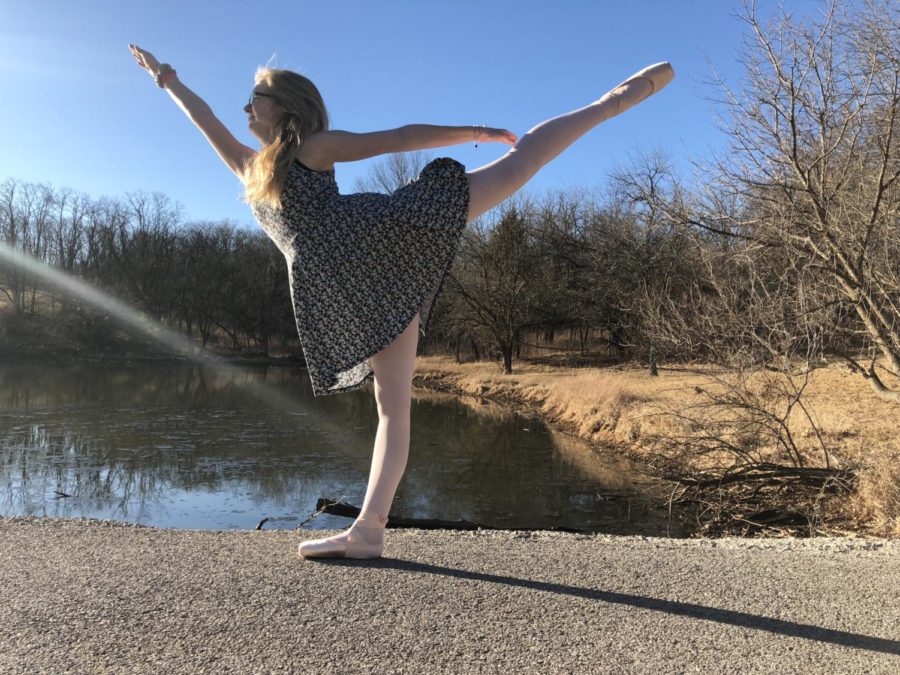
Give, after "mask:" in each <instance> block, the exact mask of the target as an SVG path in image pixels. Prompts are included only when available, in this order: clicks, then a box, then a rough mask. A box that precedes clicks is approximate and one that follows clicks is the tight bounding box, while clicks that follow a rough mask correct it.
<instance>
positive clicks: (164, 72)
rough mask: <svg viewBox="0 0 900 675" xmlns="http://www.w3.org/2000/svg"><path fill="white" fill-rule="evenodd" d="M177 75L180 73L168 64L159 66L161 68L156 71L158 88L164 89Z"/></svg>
mask: <svg viewBox="0 0 900 675" xmlns="http://www.w3.org/2000/svg"><path fill="white" fill-rule="evenodd" d="M177 74H178V73H176V72H175V70H174V69H173V68H172V66H170V65H169V64H168V63H161V64H159V68H157V69H156V77H155V78H154V79H155V80H156V86H157V87H159V88H160V89H162V88H163V87H164V86H165V84H166V82H167V81H168V80H169V79H170V78H172V77H174V76H175V75H177Z"/></svg>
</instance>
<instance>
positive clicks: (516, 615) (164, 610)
mask: <svg viewBox="0 0 900 675" xmlns="http://www.w3.org/2000/svg"><path fill="white" fill-rule="evenodd" d="M298 541H299V536H298V533H296V532H286V531H272V532H267V531H261V532H255V531H254V532H205V531H185V530H160V529H155V528H147V527H138V526H132V525H122V524H112V523H102V522H97V521H84V520H45V519H28V518H11V519H3V518H0V671H2V672H15V673H17V672H129V673H133V672H137V673H144V672H148V673H149V672H179V673H184V672H210V673H213V672H215V673H220V672H240V673H243V672H280V671H284V672H302V673H338V672H340V673H355V672H367V673H368V672H372V673H387V672H400V673H423V672H446V673H493V672H501V671H502V672H504V673H510V672H513V673H561V672H597V673H606V672H610V673H618V672H635V673H637V672H641V673H644V672H653V673H676V672H677V673H684V672H703V673H710V672H721V673H726V672H727V673H735V672H772V673H775V672H778V673H790V672H827V673H852V672H859V673H898V672H900V542H884V541H880V540H879V541H872V540H854V539H850V540H845V539H815V540H733V539H732V540H671V539H650V538H642V537H611V536H585V535H572V534H557V533H529V534H522V533H515V532H495V531H491V532H449V531H444V532H435V531H423V530H402V531H401V530H391V531H389V532H388V539H387V545H386V548H385V557H384V558H382V559H380V560H376V561H340V560H335V561H304V560H302V559H300V558H298V557H297V556H296V554H295V550H296V544H297V542H298Z"/></svg>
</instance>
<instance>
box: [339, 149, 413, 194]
mask: <svg viewBox="0 0 900 675" xmlns="http://www.w3.org/2000/svg"><path fill="white" fill-rule="evenodd" d="M430 160H431V155H430V154H428V153H427V152H425V151H423V150H416V151H415V152H399V153H396V154H393V155H387V156H386V157H385V158H384V159H382V160H379V161H378V162H376V163H375V165H374V166H373V167H372V170H371V172H370V174H369V175H368V176H366V177H364V178H358V179H357V180H356V183H355V185H354V189H355V190H356V191H357V192H384V193H387V194H391V193H393V192H394V191H395V190H397V189H398V188H401V187H403V186H404V185H406V184H407V183H409V181H411V180H413V179H415V178H417V177H418V175H419V173H420V172H421V171H422V169H424V168H425V165H426V164H428V162H429V161H430Z"/></svg>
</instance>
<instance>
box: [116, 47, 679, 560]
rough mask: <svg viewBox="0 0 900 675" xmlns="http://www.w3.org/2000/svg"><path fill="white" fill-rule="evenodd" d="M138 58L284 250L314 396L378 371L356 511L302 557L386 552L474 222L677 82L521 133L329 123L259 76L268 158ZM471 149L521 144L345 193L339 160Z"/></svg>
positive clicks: (315, 107) (275, 79) (161, 70)
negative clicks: (418, 397)
mask: <svg viewBox="0 0 900 675" xmlns="http://www.w3.org/2000/svg"><path fill="white" fill-rule="evenodd" d="M129 49H130V50H131V54H132V56H133V57H134V58H135V60H136V61H137V63H138V65H140V66H141V67H142V68H143V69H144V70H146V71H147V72H148V73H149V74H150V76H151V77H152V78H153V79H154V81H155V82H156V85H157V86H158V87H160V88H162V89H165V90H166V92H167V93H168V94H169V96H170V97H171V99H172V100H173V101H174V102H175V103H176V104H177V105H178V106H179V107H180V108H181V110H183V111H184V113H185V114H186V115H187V116H188V117H189V118H190V120H191V121H192V122H193V123H194V124H195V125H196V126H197V127H198V128H199V130H200V131H201V132H202V133H203V135H204V136H205V137H206V139H207V140H208V141H209V143H210V145H212V147H213V149H214V150H215V151H216V153H217V154H218V155H219V157H220V158H221V159H222V161H223V162H224V163H225V165H226V166H227V167H228V168H229V169H230V170H231V171H232V172H233V173H234V174H235V175H236V176H237V177H238V178H239V179H240V180H241V182H242V184H243V187H244V193H245V199H246V201H247V202H248V203H249V205H250V208H251V210H252V211H253V214H254V217H255V218H256V220H257V222H258V223H259V224H260V226H261V227H262V229H263V230H264V231H265V232H266V234H268V236H269V237H270V238H271V239H272V240H273V241H274V242H275V244H276V245H277V246H278V248H279V249H280V250H281V252H282V253H283V254H284V256H285V259H286V262H287V265H288V270H289V277H290V285H291V300H292V303H293V308H294V314H295V317H296V322H297V330H298V334H299V336H300V341H301V345H302V348H303V352H304V357H305V359H306V364H307V368H308V371H309V375H310V380H311V382H312V387H313V393H314V395H316V396H323V395H328V394H336V393H340V392H346V391H352V390H355V389H359V388H360V387H362V386H364V385H365V384H366V383H367V381H368V380H369V379H370V377H373V378H374V390H375V401H376V405H377V408H378V431H377V433H376V435H375V447H374V452H373V455H372V465H371V469H370V472H369V482H368V486H367V488H366V494H365V498H364V500H363V503H362V507H361V511H360V515H359V517H358V518H357V519H356V520H355V521H354V522H353V524H352V525H351V526H350V528H349V529H347V530H345V531H343V532H341V533H340V534H337V535H335V536H332V537H327V538H324V539H317V540H313V541H306V542H303V543H301V544H300V547H299V551H298V553H299V554H300V555H301V556H302V557H304V558H377V557H380V556H381V554H382V551H383V547H384V530H385V526H386V525H387V520H388V515H389V510H390V506H391V502H392V501H393V498H394V494H395V492H396V491H397V486H398V484H399V483H400V478H401V477H402V476H403V472H404V470H405V469H406V462H407V458H408V456H409V439H410V408H411V400H412V379H413V371H414V370H415V359H416V348H417V345H418V340H419V334H420V332H421V333H422V334H423V335H424V330H425V328H427V325H428V319H429V317H430V313H431V308H432V306H433V303H434V301H435V300H436V299H437V297H438V295H439V293H440V290H441V286H442V283H443V280H444V277H445V275H446V274H447V272H448V271H449V269H450V266H451V264H452V263H453V258H454V257H455V255H456V251H457V249H458V244H459V238H460V235H461V233H462V231H463V229H464V228H465V225H466V223H468V222H469V221H471V220H473V219H474V218H477V217H478V216H480V215H481V214H483V213H484V212H486V211H488V210H489V209H491V208H493V207H494V206H496V205H497V204H499V203H500V202H502V201H503V200H504V199H506V198H507V197H509V196H510V195H512V194H513V193H515V192H516V191H517V190H519V189H520V188H521V187H522V186H523V185H525V184H526V183H527V182H528V181H529V180H530V179H531V177H532V176H534V175H535V174H536V173H537V172H538V171H539V170H540V169H541V167H543V166H544V165H546V164H547V163H548V162H549V161H550V160H552V159H553V158H554V157H556V156H557V155H559V154H560V153H561V152H562V151H563V150H565V149H566V148H567V147H568V146H569V145H571V144H572V143H573V142H574V141H575V140H576V139H578V138H579V137H581V136H582V135H584V134H585V133H587V132H588V131H590V130H591V129H592V128H594V127H595V126H597V125H598V124H600V123H601V122H603V121H605V120H608V119H609V118H611V117H614V116H616V115H619V114H621V113H623V112H625V111H626V110H628V109H629V108H631V107H633V106H634V105H636V104H638V103H640V102H641V101H643V100H644V99H646V98H647V97H648V96H650V95H652V94H655V93H656V92H658V91H659V90H660V89H662V88H663V87H665V86H666V85H667V84H668V83H669V82H671V80H672V78H673V77H674V76H675V73H674V71H673V69H672V66H671V65H670V64H669V63H666V62H663V63H657V64H655V65H652V66H648V67H647V68H644V69H643V70H641V71H639V72H637V73H636V74H634V75H632V76H631V77H629V78H628V79H627V80H625V81H624V82H622V84H620V85H618V86H617V87H615V88H614V89H612V90H610V91H609V92H608V93H606V94H604V95H603V96H602V97H601V98H599V99H597V100H596V101H593V102H592V103H590V104H588V105H586V106H584V107H583V108H579V109H578V110H574V111H572V112H569V113H566V114H564V115H560V116H558V117H554V118H553V119H550V120H547V121H545V122H542V123H541V124H539V125H537V126H536V127H534V128H533V129H531V130H530V131H528V132H527V133H526V134H525V135H524V136H522V138H517V137H516V135H515V134H514V133H512V132H511V131H508V130H506V129H496V128H491V127H486V126H435V125H426V124H411V125H406V126H403V127H399V128H397V129H390V130H386V131H375V132H370V133H350V132H347V131H336V130H330V129H329V128H328V113H327V111H326V108H325V104H324V102H323V100H322V96H321V95H320V93H319V91H318V89H317V88H316V86H315V85H314V84H313V83H312V82H311V81H310V80H308V79H307V78H305V77H303V76H302V75H299V74H298V73H294V72H291V71H288V70H279V69H273V68H260V69H259V70H258V71H257V73H256V77H255V84H254V86H253V89H252V90H251V92H250V99H249V100H248V102H247V104H246V105H245V106H244V111H245V112H246V113H247V123H248V126H249V130H250V133H251V134H253V136H255V137H256V139H257V140H258V141H259V145H260V147H259V150H253V149H252V148H250V147H248V146H246V145H243V144H242V143H241V142H240V141H238V140H237V139H236V138H235V137H234V136H233V135H232V134H231V132H229V131H228V129H226V128H225V126H224V125H223V124H222V123H221V122H220V121H219V120H218V119H217V118H216V116H215V115H214V114H213V112H212V110H211V109H210V107H209V106H208V105H207V104H206V103H205V102H204V101H203V100H202V99H201V98H200V97H198V96H197V95H196V94H195V93H194V92H193V91H191V90H190V89H188V87H187V86H185V84H184V83H183V82H182V81H181V80H180V79H179V77H178V75H177V73H176V71H175V70H174V69H173V68H172V67H171V66H170V65H168V64H165V63H163V64H160V63H159V61H158V60H157V59H156V58H154V56H153V55H152V54H151V53H150V52H148V51H146V50H144V49H141V48H140V47H138V46H137V45H129ZM469 141H474V142H475V144H476V145H477V144H478V143H479V142H498V143H505V144H507V145H511V146H512V147H511V148H510V149H509V151H507V152H506V154H504V155H503V156H502V157H500V158H499V159H497V160H495V161H493V162H491V163H489V164H486V165H485V166H482V167H479V168H477V169H473V170H471V171H466V170H465V167H463V166H462V164H460V163H459V162H457V161H455V160H453V159H449V158H438V159H435V160H434V161H432V162H430V163H429V164H428V165H427V166H426V167H425V168H424V169H423V170H422V172H421V174H420V176H419V178H418V179H416V180H414V181H411V182H410V183H409V184H408V185H405V186H403V187H401V188H400V189H398V190H396V191H395V192H394V193H393V194H391V195H383V194H374V193H360V194H351V195H342V194H340V193H339V192H338V188H337V184H336V182H335V179H334V164H335V163H337V162H353V161H357V160H361V159H366V158H369V157H375V156H377V155H382V154H386V153H395V152H409V151H412V150H420V149H427V148H435V147H441V146H448V145H455V144H460V143H466V142H469Z"/></svg>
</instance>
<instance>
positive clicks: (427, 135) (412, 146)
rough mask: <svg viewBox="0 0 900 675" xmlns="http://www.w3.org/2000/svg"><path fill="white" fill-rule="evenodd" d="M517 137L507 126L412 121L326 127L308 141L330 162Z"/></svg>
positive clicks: (512, 139) (502, 141) (316, 151)
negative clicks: (365, 128) (356, 129)
mask: <svg viewBox="0 0 900 675" xmlns="http://www.w3.org/2000/svg"><path fill="white" fill-rule="evenodd" d="M516 140H517V138H516V135H515V134H514V133H513V132H511V131H507V130H506V129H494V128H491V127H482V126H467V127H444V126H437V125H432V124H409V125H407V126H404V127H400V128H398V129H390V130H388V131H373V132H371V133H367V134H354V133H350V132H349V131H323V132H321V133H318V134H315V135H313V136H310V137H309V140H308V142H309V144H310V146H311V147H309V150H310V151H311V152H313V153H315V155H316V156H317V157H320V158H322V159H323V160H324V161H325V162H327V163H330V162H355V161H356V160H359V159H368V158H369V157H375V156H376V155H384V154H388V153H392V152H411V151H413V150H426V149H428V148H438V147H443V146H446V145H458V144H459V143H469V142H477V143H491V142H500V143H507V144H508V145H512V144H514V143H515V142H516Z"/></svg>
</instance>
